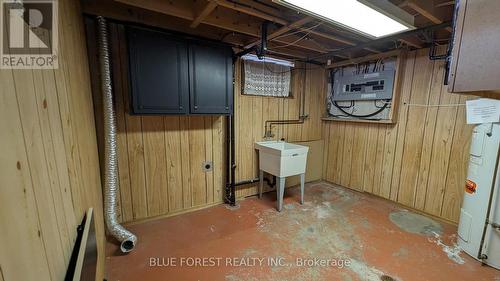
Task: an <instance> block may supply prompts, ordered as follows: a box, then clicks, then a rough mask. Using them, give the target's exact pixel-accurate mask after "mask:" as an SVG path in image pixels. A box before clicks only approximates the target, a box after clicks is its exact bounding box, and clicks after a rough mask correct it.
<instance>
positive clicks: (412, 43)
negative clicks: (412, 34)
mask: <svg viewBox="0 0 500 281" xmlns="http://www.w3.org/2000/svg"><path fill="white" fill-rule="evenodd" d="M399 41H401V42H403V43H404V44H406V45H408V46H412V47H414V48H417V49H421V48H423V47H424V45H423V44H422V42H420V40H418V39H416V38H402V39H399Z"/></svg>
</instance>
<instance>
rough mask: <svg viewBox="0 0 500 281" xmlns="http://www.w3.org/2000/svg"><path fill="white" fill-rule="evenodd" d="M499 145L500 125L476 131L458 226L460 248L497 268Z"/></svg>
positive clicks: (499, 263) (499, 255)
mask: <svg viewBox="0 0 500 281" xmlns="http://www.w3.org/2000/svg"><path fill="white" fill-rule="evenodd" d="M499 144H500V123H494V124H491V123H490V124H481V125H478V126H476V127H475V128H474V131H473V133H472V142H471V148H470V160H469V170H468V174H467V181H466V184H465V195H464V201H463V204H462V209H461V212H460V223H459V225H458V237H459V238H458V244H459V246H460V247H461V248H462V249H463V250H464V251H465V252H466V253H468V254H469V255H471V256H472V257H474V258H475V259H478V260H480V261H481V262H483V263H486V264H488V265H490V266H492V267H495V268H497V269H500V190H499V187H500V167H499V166H500V165H498V161H499V160H498V159H499Z"/></svg>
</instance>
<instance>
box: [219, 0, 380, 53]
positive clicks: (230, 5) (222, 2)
mask: <svg viewBox="0 0 500 281" xmlns="http://www.w3.org/2000/svg"><path fill="white" fill-rule="evenodd" d="M214 1H216V2H217V4H218V5H219V6H222V7H225V8H228V9H232V10H235V11H238V12H242V13H245V14H247V15H251V16H255V17H258V18H261V19H264V20H268V21H272V22H275V23H278V24H281V25H284V26H288V25H289V22H288V21H286V20H285V19H283V18H281V17H278V16H275V15H269V14H267V13H264V12H261V11H258V10H256V9H254V8H251V7H246V6H243V5H239V4H237V3H234V2H229V1H226V0H214ZM297 29H298V30H300V31H304V32H308V33H310V34H314V35H317V36H319V37H322V38H326V39H328V40H331V41H335V42H338V43H342V44H347V45H351V46H354V45H356V43H355V42H353V41H350V40H348V39H345V38H341V37H338V36H335V35H331V34H326V33H323V32H319V31H315V30H308V29H307V28H304V27H302V26H299V27H298V28H297ZM367 50H368V51H371V52H375V53H379V51H377V50H374V49H370V48H368V49H367Z"/></svg>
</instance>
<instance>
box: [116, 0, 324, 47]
mask: <svg viewBox="0 0 500 281" xmlns="http://www.w3.org/2000/svg"><path fill="white" fill-rule="evenodd" d="M115 1H116V2H120V3H123V4H127V5H130V6H134V7H138V8H142V9H147V10H151V11H154V12H157V13H161V14H166V15H170V16H174V17H179V18H183V19H186V20H190V21H193V20H194V19H195V17H194V15H193V14H192V12H190V11H189V6H186V7H182V6H181V5H184V3H182V1H176V2H169V1H156V0H142V1H141V0H115ZM311 20H312V18H307V21H306V20H304V19H302V21H304V24H305V23H306V22H309V21H311ZM201 23H204V24H207V25H211V26H215V27H218V28H223V29H226V30H229V31H234V32H237V33H241V34H245V35H249V36H253V37H257V38H259V37H260V29H259V28H258V27H256V26H255V25H254V26H252V25H249V24H238V23H237V22H235V21H233V20H231V19H227V18H222V17H220V16H214V14H209V15H208V16H206V17H205V19H203V20H202V21H201ZM281 29H282V28H281ZM278 31H280V29H279V30H278ZM282 33H284V31H283V32H281V33H280V34H282ZM276 36H278V35H275V36H274V37H276ZM268 38H269V37H268ZM297 39H299V37H297V36H290V37H286V38H279V39H276V42H279V43H281V44H283V45H286V44H291V43H293V42H294V41H296V40H297ZM258 42H260V40H258ZM257 44H258V43H257ZM293 45H294V46H295V47H297V48H302V49H306V50H310V51H314V52H318V53H322V54H324V53H327V52H328V50H326V49H324V48H321V47H319V46H316V45H315V44H313V43H311V42H308V41H307V40H302V41H300V42H296V43H294V44H293Z"/></svg>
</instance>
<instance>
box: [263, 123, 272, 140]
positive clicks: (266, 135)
mask: <svg viewBox="0 0 500 281" xmlns="http://www.w3.org/2000/svg"><path fill="white" fill-rule="evenodd" d="M263 138H264V140H272V139H273V138H274V134H273V131H272V129H271V126H269V130H266V131H265V133H264V137H263Z"/></svg>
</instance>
